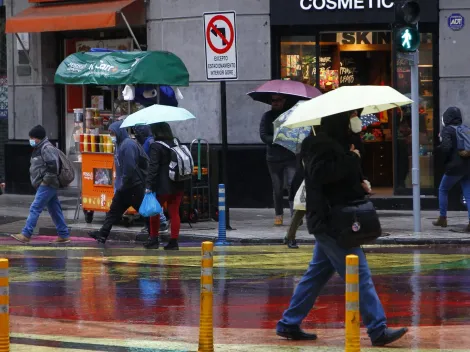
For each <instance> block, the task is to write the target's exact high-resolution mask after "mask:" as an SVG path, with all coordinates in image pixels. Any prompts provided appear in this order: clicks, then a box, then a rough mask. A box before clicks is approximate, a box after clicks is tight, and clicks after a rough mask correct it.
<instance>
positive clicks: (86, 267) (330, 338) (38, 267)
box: [0, 239, 470, 352]
mask: <svg viewBox="0 0 470 352" xmlns="http://www.w3.org/2000/svg"><path fill="white" fill-rule="evenodd" d="M1 243H2V247H1V250H0V257H6V258H8V259H9V260H10V281H11V284H10V298H11V307H10V312H11V336H12V351H196V350H197V339H198V324H199V278H200V266H199V265H200V247H199V244H197V243H194V244H187V245H186V246H184V245H183V246H184V247H182V248H181V250H180V251H179V252H176V253H175V252H173V253H168V252H164V251H163V250H158V251H156V250H144V249H142V248H141V247H140V246H139V245H135V246H134V245H133V244H127V245H120V244H110V245H107V247H106V248H103V247H98V246H97V245H96V244H95V243H93V242H91V241H88V240H84V239H82V240H81V241H76V242H75V243H74V244H73V245H70V246H68V247H63V248H61V247H53V246H50V245H48V244H47V242H46V239H43V240H42V241H37V242H36V243H37V244H35V245H32V246H21V245H17V244H15V243H13V242H11V241H10V240H7V239H1ZM366 252H367V258H368V260H369V262H370V265H371V269H372V272H373V274H374V280H375V284H376V286H377V291H378V292H379V295H380V298H381V300H382V303H383V305H384V307H385V311H386V313H387V316H388V320H389V324H390V325H391V326H410V327H412V328H411V331H410V333H409V334H408V335H407V336H406V338H404V339H403V340H401V341H399V342H397V343H396V344H394V345H393V346H394V347H395V348H394V351H395V350H398V351H410V350H413V351H439V350H446V351H470V334H468V332H469V331H470V247H445V246H439V247H432V248H431V247H403V246H397V247H370V248H367V249H366ZM311 255H312V247H311V246H302V248H301V249H300V250H298V251H293V250H286V249H285V248H284V247H283V246H244V247H242V246H230V247H226V248H221V249H217V250H216V257H215V268H214V279H215V282H214V327H215V343H216V350H218V351H266V352H267V351H299V352H300V351H318V350H322V351H340V350H344V347H343V345H344V331H343V330H342V328H343V320H344V294H343V292H344V283H343V282H342V281H341V279H339V278H338V277H335V278H334V279H333V280H332V281H331V282H330V283H329V284H328V285H327V286H326V288H325V290H324V294H323V295H322V296H321V298H320V299H319V301H318V302H317V304H316V307H315V310H314V311H312V313H311V314H310V315H309V317H308V318H307V319H306V321H305V323H304V326H303V327H304V328H305V329H307V330H314V331H317V332H318V335H319V340H318V341H316V342H291V341H285V340H282V339H280V338H278V337H276V336H275V334H274V327H275V324H276V322H277V320H278V319H279V318H280V316H281V314H282V311H283V310H284V309H285V308H286V307H287V305H288V303H289V298H290V297H291V295H292V293H293V290H294V288H295V285H296V283H297V282H298V281H299V279H300V277H301V276H302V274H303V271H304V270H305V269H306V266H307V263H308V262H309V260H310V259H311ZM362 346H363V347H364V350H368V349H369V348H370V342H369V340H368V338H367V334H366V333H365V331H363V335H362ZM319 347H321V349H319ZM370 350H373V351H380V349H377V348H374V349H372V348H370Z"/></svg>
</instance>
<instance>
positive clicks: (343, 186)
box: [301, 132, 366, 234]
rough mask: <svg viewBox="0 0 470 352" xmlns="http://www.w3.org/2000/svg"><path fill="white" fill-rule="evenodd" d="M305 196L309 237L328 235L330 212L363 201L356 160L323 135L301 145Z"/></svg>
mask: <svg viewBox="0 0 470 352" xmlns="http://www.w3.org/2000/svg"><path fill="white" fill-rule="evenodd" d="M301 153H302V155H303V156H304V159H303V160H304V163H305V186H306V191H307V192H306V193H307V200H306V203H307V227H308V230H309V232H310V233H311V234H315V233H327V232H328V227H327V225H328V216H329V213H330V208H331V207H334V206H337V205H346V204H348V203H350V202H352V201H357V200H363V199H364V198H365V195H366V193H365V191H364V189H363V188H362V172H361V166H360V159H359V157H358V156H357V155H356V154H355V153H353V152H349V151H347V150H346V149H345V148H343V146H341V145H340V144H339V143H338V142H337V141H335V140H334V139H332V138H331V137H329V136H327V135H326V134H324V133H321V132H320V133H319V134H318V135H317V136H312V137H309V138H306V139H305V140H304V141H303V143H302V151H301Z"/></svg>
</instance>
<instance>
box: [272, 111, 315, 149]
mask: <svg viewBox="0 0 470 352" xmlns="http://www.w3.org/2000/svg"><path fill="white" fill-rule="evenodd" d="M302 103H304V102H298V103H297V104H295V105H294V106H293V107H292V108H291V109H290V110H288V111H286V112H285V113H283V114H281V115H279V117H278V118H277V119H276V120H274V122H273V125H274V138H273V143H276V144H279V145H280V146H282V147H284V148H286V149H288V150H290V151H291V152H293V153H296V154H298V153H299V152H300V147H301V146H302V142H303V140H304V139H305V138H306V137H307V136H308V135H309V134H310V131H311V127H299V128H287V127H281V125H282V124H283V123H284V122H285V121H286V120H287V119H288V118H289V116H290V115H291V114H292V113H293V112H294V111H295V110H296V109H297V108H298V107H299V106H300V105H301V104H302Z"/></svg>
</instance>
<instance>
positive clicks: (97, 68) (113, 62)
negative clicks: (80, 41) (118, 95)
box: [54, 51, 189, 86]
mask: <svg viewBox="0 0 470 352" xmlns="http://www.w3.org/2000/svg"><path fill="white" fill-rule="evenodd" d="M54 82H55V83H57V84H74V85H82V84H96V85H124V84H158V85H168V86H188V85H189V73H188V70H187V69H186V66H185V65H184V63H183V61H181V59H180V58H179V57H178V56H176V55H174V54H172V53H170V52H165V51H129V52H81V53H75V54H72V55H70V56H68V57H67V58H66V59H65V60H64V61H62V62H61V64H60V65H59V68H58V69H57V72H56V73H55V77H54Z"/></svg>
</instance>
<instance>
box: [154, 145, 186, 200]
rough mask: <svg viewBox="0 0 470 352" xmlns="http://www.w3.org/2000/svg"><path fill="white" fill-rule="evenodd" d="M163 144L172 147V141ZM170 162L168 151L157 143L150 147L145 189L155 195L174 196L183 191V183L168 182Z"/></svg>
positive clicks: (169, 151)
mask: <svg viewBox="0 0 470 352" xmlns="http://www.w3.org/2000/svg"><path fill="white" fill-rule="evenodd" d="M164 142H165V143H166V144H168V145H169V146H171V147H173V146H174V143H173V142H172V141H164ZM170 161H171V150H170V149H168V148H167V147H165V146H164V145H162V144H160V143H157V142H154V143H152V144H151V145H150V165H149V169H148V175H147V179H146V182H145V187H146V188H147V189H150V190H151V191H152V192H155V193H156V194H157V195H167V194H175V193H178V192H182V191H183V190H184V182H173V181H172V180H170Z"/></svg>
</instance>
